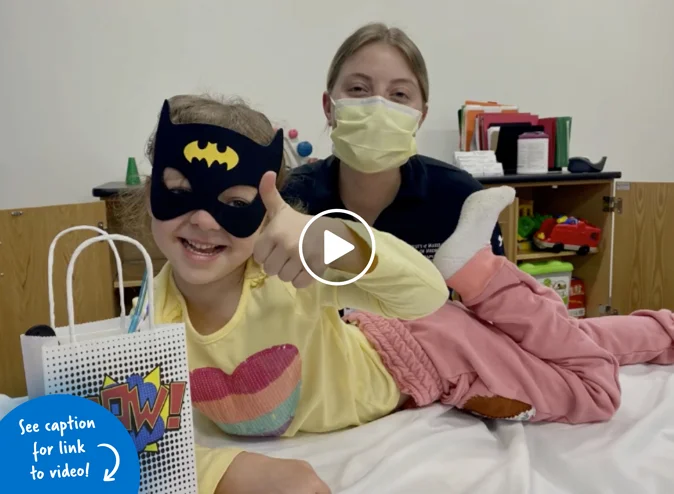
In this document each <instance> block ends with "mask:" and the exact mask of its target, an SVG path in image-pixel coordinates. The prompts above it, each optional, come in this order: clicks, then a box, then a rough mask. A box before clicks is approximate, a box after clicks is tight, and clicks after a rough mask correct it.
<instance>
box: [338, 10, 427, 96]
mask: <svg viewBox="0 0 674 494" xmlns="http://www.w3.org/2000/svg"><path fill="white" fill-rule="evenodd" d="M372 43H386V44H388V45H390V46H393V47H395V48H397V49H398V50H399V51H400V53H401V54H402V55H403V57H404V58H405V61H406V62H407V63H408V65H409V66H410V69H411V70H412V72H413V73H414V75H415V76H416V78H417V81H418V82H419V87H420V88H421V97H422V98H423V100H424V103H428V95H429V82H428V70H427V69H426V61H425V60H424V57H423V55H422V54H421V51H420V50H419V47H417V45H416V44H414V41H412V40H411V39H410V37H409V36H407V34H405V32H404V31H403V30H401V29H398V28H396V27H388V26H387V25H386V24H382V23H380V22H375V23H371V24H366V25H365V26H363V27H361V28H359V29H357V30H356V31H355V32H354V33H353V34H351V35H350V36H349V37H348V38H346V39H345V40H344V42H343V43H342V45H341V46H340V47H339V49H338V50H337V53H335V56H334V57H333V59H332V62H331V63H330V68H329V69H328V81H327V88H328V92H332V90H333V89H334V87H335V83H336V82H337V77H339V73H340V71H341V70H342V67H343V66H344V62H346V61H347V60H348V59H349V58H350V57H351V56H352V55H353V54H354V53H356V52H357V51H358V50H360V49H361V48H363V47H364V46H367V45H369V44H372Z"/></svg>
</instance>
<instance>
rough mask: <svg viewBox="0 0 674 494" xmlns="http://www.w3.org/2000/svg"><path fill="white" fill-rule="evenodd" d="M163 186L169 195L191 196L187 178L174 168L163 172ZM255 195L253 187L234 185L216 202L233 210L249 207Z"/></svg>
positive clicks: (190, 187)
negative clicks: (169, 192)
mask: <svg viewBox="0 0 674 494" xmlns="http://www.w3.org/2000/svg"><path fill="white" fill-rule="evenodd" d="M164 185H166V188H167V189H168V190H169V191H171V193H173V194H175V195H177V196H182V195H186V194H192V185H191V184H190V181H189V180H187V178H186V177H185V176H184V175H183V174H182V173H180V172H179V171H178V170H176V169H175V168H166V169H165V170H164ZM256 195H257V190H256V189H255V187H251V186H248V185H234V186H232V187H229V188H228V189H226V190H225V191H223V192H222V193H221V194H220V195H219V196H218V201H220V202H221V203H223V204H226V205H228V206H232V207H234V208H245V207H247V206H249V205H250V204H251V203H252V202H253V201H254V200H255V196H256Z"/></svg>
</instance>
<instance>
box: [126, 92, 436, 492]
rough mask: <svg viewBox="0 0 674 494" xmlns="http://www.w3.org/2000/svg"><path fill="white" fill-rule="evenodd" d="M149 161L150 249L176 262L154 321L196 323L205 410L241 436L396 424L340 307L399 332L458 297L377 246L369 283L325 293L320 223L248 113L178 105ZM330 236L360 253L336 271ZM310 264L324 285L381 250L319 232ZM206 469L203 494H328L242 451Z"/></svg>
mask: <svg viewBox="0 0 674 494" xmlns="http://www.w3.org/2000/svg"><path fill="white" fill-rule="evenodd" d="M148 156H149V158H150V160H151V162H152V165H153V169H152V177H151V180H150V181H149V183H148V184H147V188H146V190H145V191H144V196H143V197H140V198H139V199H140V200H141V201H142V202H140V203H138V202H135V203H133V204H130V205H129V206H131V207H134V206H137V205H138V204H140V205H141V207H143V206H144V204H147V203H148V198H149V205H150V211H151V217H150V218H148V219H150V221H151V230H152V234H153V237H154V240H155V242H156V244H157V246H158V247H159V248H160V249H161V251H162V252H163V253H164V254H165V256H166V258H167V260H168V263H167V264H166V266H165V267H164V269H163V270H162V271H161V272H160V274H159V275H158V276H157V277H156V279H155V286H156V288H155V304H156V307H155V310H156V317H157V321H161V322H169V321H172V322H178V321H184V322H185V325H186V328H187V344H188V354H189V364H190V371H191V376H190V378H191V381H190V382H191V392H192V399H193V405H194V406H195V407H196V408H197V409H198V410H199V411H201V412H202V413H203V414H204V415H205V416H207V417H208V418H210V419H211V420H213V421H214V422H215V423H216V424H217V425H218V426H219V427H220V428H221V429H222V430H223V431H225V432H227V433H229V434H232V435H242V436H282V435H285V436H289V435H293V434H295V433H296V432H298V431H299V430H302V431H308V432H325V431H332V430H336V429H342V428H345V427H349V426H354V425H360V424H363V423H366V422H369V421H371V420H374V419H377V418H379V417H382V416H384V415H386V414H388V413H391V412H392V411H393V410H395V409H396V408H397V407H398V406H399V403H400V401H401V394H400V391H399V389H398V386H397V385H396V382H395V380H394V379H393V376H391V374H390V373H389V372H388V371H387V370H386V368H385V367H384V365H383V363H382V361H381V358H380V357H379V355H378V354H377V352H376V351H375V349H374V348H373V347H372V346H371V345H370V344H369V343H368V341H367V339H366V338H365V336H364V334H363V333H362V332H361V331H359V330H358V328H357V327H355V326H353V325H348V324H346V323H345V322H343V321H342V320H341V319H340V316H339V308H341V307H345V306H347V307H357V308H360V309H363V310H365V311H367V312H368V313H375V314H380V315H382V316H386V317H390V318H402V319H415V318H418V317H422V316H425V315H428V314H431V313H433V312H434V311H435V310H437V309H438V308H439V307H440V306H442V305H443V303H444V302H445V301H446V300H447V297H448V289H447V287H446V286H445V283H444V280H443V279H442V277H441V275H440V273H439V272H438V271H437V269H436V268H435V267H434V266H433V264H432V263H431V261H429V260H427V259H426V258H424V257H423V256H422V255H421V254H419V253H418V252H417V251H416V250H415V249H414V248H412V247H410V246H408V245H407V244H405V243H404V242H402V241H400V240H398V239H396V238H395V237H393V236H392V235H389V234H384V233H378V232H375V233H374V235H375V244H376V255H375V259H374V262H373V263H372V266H371V267H370V269H369V272H368V273H366V274H365V275H364V276H363V277H362V278H360V279H359V280H358V281H356V282H355V283H352V284H350V285H345V286H330V285H325V284H321V283H313V278H311V277H310V276H309V275H308V274H307V273H306V272H305V271H304V269H303V265H302V262H301V260H300V257H299V250H298V242H299V238H300V234H301V232H302V229H303V228H304V226H305V225H306V224H307V222H308V221H309V220H310V219H311V217H310V216H307V215H304V214H301V213H299V212H297V211H295V210H294V209H293V208H291V207H290V206H289V205H287V204H286V203H285V202H284V201H283V200H282V199H281V196H280V194H279V192H278V190H277V184H278V185H279V186H280V181H281V180H282V178H283V177H282V176H283V173H284V168H283V136H282V134H281V133H280V132H279V133H274V131H273V129H272V126H271V124H270V123H269V121H268V120H267V119H266V118H265V117H264V116H263V115H262V114H260V113H258V112H255V111H253V110H251V109H249V108H247V107H246V106H245V105H243V104H241V103H233V104H228V103H223V102H219V101H215V100H212V99H207V98H201V97H195V96H178V97H174V98H172V99H171V100H170V101H169V102H166V103H165V104H164V107H163V109H162V112H161V115H160V119H159V123H158V127H157V130H156V133H155V135H154V136H153V137H151V139H150V141H149V144H148ZM147 189H149V190H147ZM127 209H128V208H127ZM143 209H144V210H145V211H146V210H147V208H146V206H145V207H144V208H143ZM138 211H140V209H138ZM325 230H330V231H331V232H332V233H334V234H336V235H338V236H339V237H341V238H342V239H344V240H346V241H348V242H349V243H351V244H352V245H354V246H355V249H354V250H353V251H352V252H350V253H348V254H347V255H345V256H343V257H342V258H340V259H338V260H337V261H335V262H334V263H332V264H331V265H330V266H329V267H326V266H325V265H323V263H322V261H323V232H324V231H325ZM304 257H305V260H306V261H307V263H308V265H309V267H310V268H311V270H312V271H313V272H314V273H316V274H317V275H319V276H322V277H323V278H326V279H333V280H339V279H345V278H350V277H353V275H355V274H358V273H360V272H361V271H362V270H363V269H364V268H365V267H366V266H367V264H368V261H369V260H370V257H371V248H370V238H369V235H368V234H367V232H366V230H365V228H364V227H363V225H361V224H359V223H357V222H350V221H342V220H337V219H334V218H328V217H323V218H320V219H318V220H317V221H316V222H314V223H313V225H312V227H311V228H309V229H308V231H307V234H306V237H305V241H304ZM197 468H198V481H199V492H200V493H209V494H210V493H213V492H217V493H227V494H237V493H255V492H260V493H265V494H267V493H270V492H292V493H293V494H295V493H303V492H311V493H312V494H313V493H314V492H321V493H323V492H329V490H328V488H327V487H326V486H325V485H324V484H323V483H322V482H321V481H320V479H318V477H317V476H316V475H315V474H314V473H313V471H312V470H311V469H310V468H309V467H308V466H307V465H306V464H304V463H301V462H292V461H281V460H274V459H271V458H266V457H262V456H259V455H253V454H247V453H242V452H241V451H240V450H238V449H219V450H208V449H203V448H198V449H197Z"/></svg>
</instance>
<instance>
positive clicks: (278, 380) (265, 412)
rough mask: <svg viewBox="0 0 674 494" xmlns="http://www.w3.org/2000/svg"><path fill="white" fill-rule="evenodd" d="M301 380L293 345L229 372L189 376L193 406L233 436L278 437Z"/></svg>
mask: <svg viewBox="0 0 674 494" xmlns="http://www.w3.org/2000/svg"><path fill="white" fill-rule="evenodd" d="M301 382H302V360H301V358H300V352H299V350H298V349H297V347H295V346H293V345H279V346H273V347H271V348H267V349H265V350H262V351H260V352H257V353H255V354H253V355H251V356H250V357H248V358H247V359H246V360H244V361H243V362H241V363H240V364H239V365H238V366H237V367H236V369H234V372H232V373H231V374H227V373H226V372H224V371H223V370H222V369H218V368H214V367H202V368H200V369H195V370H193V371H192V372H191V373H190V385H191V388H192V402H193V404H194V406H195V407H196V408H197V409H198V410H199V411H200V412H201V413H203V414H204V415H206V416H207V417H208V418H209V419H211V420H212V421H213V422H215V423H216V424H217V425H218V426H219V427H220V428H221V429H222V430H223V431H225V432H226V433H228V434H232V435H236V436H258V437H259V436H265V437H266V436H271V437H278V436H281V435H282V434H283V433H284V432H285V431H286V430H287V429H288V427H289V426H290V424H291V423H292V420H293V418H294V416H295V410H296V409H297V404H298V402H299V399H300V387H301Z"/></svg>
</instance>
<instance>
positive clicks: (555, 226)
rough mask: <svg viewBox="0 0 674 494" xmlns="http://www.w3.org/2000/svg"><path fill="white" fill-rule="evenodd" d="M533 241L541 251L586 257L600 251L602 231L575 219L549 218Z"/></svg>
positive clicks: (565, 217) (564, 217)
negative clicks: (574, 252)
mask: <svg viewBox="0 0 674 494" xmlns="http://www.w3.org/2000/svg"><path fill="white" fill-rule="evenodd" d="M533 241H534V244H535V245H536V247H538V248H539V249H549V250H552V251H553V252H561V251H563V250H571V251H576V252H578V254H580V255H586V254H588V253H590V252H597V251H598V250H599V242H600V241H601V229H600V228H597V227H596V226H594V225H591V224H590V223H588V222H587V221H585V220H581V219H578V218H574V217H567V216H560V217H559V218H557V219H555V218H548V219H546V220H545V221H543V223H542V224H541V227H540V228H539V229H538V231H537V232H536V234H535V235H534V237H533Z"/></svg>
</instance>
